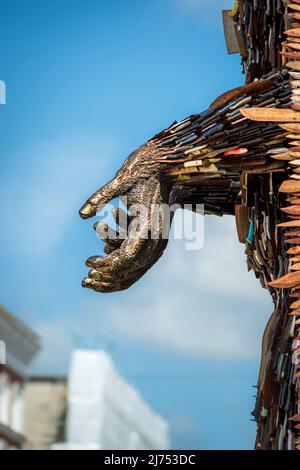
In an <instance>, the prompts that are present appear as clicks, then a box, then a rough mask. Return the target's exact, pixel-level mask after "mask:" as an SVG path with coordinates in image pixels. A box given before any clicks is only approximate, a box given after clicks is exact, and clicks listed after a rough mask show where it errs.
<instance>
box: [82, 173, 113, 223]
mask: <svg viewBox="0 0 300 470" xmlns="http://www.w3.org/2000/svg"><path fill="white" fill-rule="evenodd" d="M120 183H121V182H120V181H119V178H118V177H117V178H114V179H113V180H111V181H110V182H109V183H107V184H106V185H105V186H102V188H100V189H98V191H96V192H95V193H94V194H93V195H92V196H91V197H90V198H89V199H88V200H87V201H86V202H85V203H84V204H83V206H82V207H81V209H80V210H79V215H80V217H81V218H82V219H88V218H89V217H93V216H94V215H96V213H97V211H98V210H100V209H101V207H102V206H103V205H105V204H107V203H108V202H109V201H111V200H112V199H114V198H116V197H118V196H120V194H121V184H120Z"/></svg>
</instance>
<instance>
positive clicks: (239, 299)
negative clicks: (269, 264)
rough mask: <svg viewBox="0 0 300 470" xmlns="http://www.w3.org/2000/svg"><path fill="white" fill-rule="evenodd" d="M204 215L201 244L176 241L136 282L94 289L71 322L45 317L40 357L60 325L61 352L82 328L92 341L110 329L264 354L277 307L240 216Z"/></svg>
mask: <svg viewBox="0 0 300 470" xmlns="http://www.w3.org/2000/svg"><path fill="white" fill-rule="evenodd" d="M206 219H207V222H206V241H205V245H204V249H203V250H202V251H200V252H186V251H184V242H174V241H173V242H172V241H170V244H169V247H168V249H167V250H166V253H165V255H164V257H163V258H162V259H161V260H160V261H159V263H158V264H157V265H156V266H154V267H153V268H152V270H151V272H149V273H147V275H146V277H145V278H144V280H143V281H141V282H140V283H138V284H136V285H135V286H134V287H133V288H131V289H129V290H128V291H126V292H125V293H122V294H113V295H108V296H107V295H105V294H99V295H98V296H97V295H95V294H92V293H91V295H92V296H93V297H91V301H90V302H89V305H86V306H85V307H84V312H82V311H80V312H77V314H74V315H72V322H70V317H69V316H64V315H61V316H60V318H59V319H58V320H57V319H55V320H51V319H47V320H45V323H44V324H43V325H40V326H39V327H38V330H40V331H42V332H43V336H44V338H45V342H46V344H47V350H48V352H47V353H46V352H45V353H44V359H43V361H42V362H43V363H44V364H46V362H45V361H46V356H47V354H49V353H50V345H51V344H52V343H53V342H54V338H55V332H56V331H57V334H58V341H59V344H60V346H59V347H60V348H61V350H60V351H59V357H63V355H64V353H63V349H64V346H63V344H64V343H65V355H68V354H69V352H70V350H71V349H72V347H73V346H74V342H72V341H71V340H70V338H71V337H72V336H74V334H76V331H81V332H82V334H83V335H84V336H85V337H86V338H91V341H92V340H93V339H94V338H95V334H96V333H97V331H98V332H99V331H100V332H103V331H105V332H106V335H108V337H110V338H113V339H114V341H115V342H117V341H118V338H122V340H123V341H128V343H130V344H132V343H135V344H136V345H138V346H139V347H140V348H141V349H142V348H143V347H144V346H147V348H153V349H154V350H156V351H157V350H162V351H163V350H165V351H166V350H167V351H169V352H170V353H173V354H179V355H183V356H190V357H195V358H208V359H212V360H219V359H222V360H223V359H226V360H245V359H253V358H257V357H259V355H260V347H261V336H262V333H263V329H264V326H265V325H266V322H267V319H268V317H269V315H270V314H271V311H272V305H271V300H270V297H269V294H268V292H267V291H265V290H263V289H262V288H261V286H260V284H259V282H258V281H257V280H256V279H255V278H254V275H253V273H248V272H247V266H246V263H245V255H244V253H243V252H244V246H243V245H241V244H239V243H238V241H237V235H236V230H235V222H234V218H233V217H232V218H224V219H216V218H209V219H208V218H206ZM81 310H82V308H81ZM55 354H57V352H56V351H55ZM52 362H53V354H52ZM45 367H46V366H45Z"/></svg>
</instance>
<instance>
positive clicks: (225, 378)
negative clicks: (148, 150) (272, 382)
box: [0, 0, 272, 449]
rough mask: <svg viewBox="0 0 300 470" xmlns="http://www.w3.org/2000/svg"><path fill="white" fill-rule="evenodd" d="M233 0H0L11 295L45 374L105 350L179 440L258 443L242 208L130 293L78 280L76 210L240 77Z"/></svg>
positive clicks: (90, 243)
mask: <svg viewBox="0 0 300 470" xmlns="http://www.w3.org/2000/svg"><path fill="white" fill-rule="evenodd" d="M231 6H232V2H231V0H223V1H221V0H220V1H217V0H143V1H142V2H141V1H135V0H128V1H126V2H124V1H121V0H111V1H109V2H104V1H102V0H97V1H96V0H88V1H86V2H83V0H64V1H62V0H22V1H21V0H19V1H17V0H10V1H8V0H0V7H1V17H2V22H1V29H0V55H1V69H0V70H1V72H0V74H1V75H0V79H2V80H4V81H5V82H6V85H7V104H6V105H5V106H1V107H0V129H1V131H0V132H1V141H0V149H1V155H2V158H1V174H0V179H1V185H0V196H1V207H0V216H1V231H0V243H1V247H2V261H1V266H0V269H1V279H2V282H1V302H2V303H3V304H4V305H5V306H6V307H8V308H9V309H10V310H12V311H13V312H14V313H15V314H16V315H17V316H19V317H20V318H21V319H22V320H24V321H25V322H27V323H28V324H29V325H30V326H31V327H32V328H33V329H35V330H36V331H38V332H39V333H40V334H41V337H42V342H43V345H44V348H43V351H42V352H41V354H40V355H39V358H38V359H37V361H36V363H35V364H34V371H35V372H37V373H47V374H48V373H54V374H56V373H65V372H66V371H67V368H68V363H69V356H70V351H71V350H72V348H74V347H91V348H93V347H97V348H98V347H101V348H102V347H103V348H105V349H106V350H107V351H108V352H109V353H110V354H111V355H112V358H113V360H114V362H115V363H116V365H117V367H118V369H119V370H120V372H121V373H122V374H123V375H124V377H125V378H126V379H127V380H128V381H129V382H131V383H133V384H134V385H135V386H136V387H137V388H138V390H140V392H141V393H142V395H143V396H144V398H145V399H146V400H147V401H148V402H149V403H150V404H151V405H152V406H153V407H154V409H155V410H156V411H157V412H159V413H160V414H162V415H163V416H164V417H165V418H166V419H167V420H168V421H169V423H170V427H171V436H172V446H173V448H195V449H197V448H198V449H251V448H252V447H253V442H254V435H255V425H254V423H252V422H251V421H250V412H251V410H252V409H253V406H254V399H253V394H254V392H255V390H254V389H253V388H252V385H254V384H255V383H256V378H257V373H258V364H259V353H260V342H261V335H262V332H263V327H264V325H265V323H266V321H267V318H268V316H269V314H270V313H271V311H272V306H271V302H270V299H269V298H268V294H267V293H266V292H265V291H263V290H262V289H261V288H260V285H259V284H258V282H257V281H256V280H255V278H254V275H253V273H247V267H246V264H245V257H244V253H243V251H244V250H243V246H242V245H240V244H239V243H238V241H237V236H236V231H235V224H234V220H233V219H231V218H229V217H225V218H222V219H217V218H209V217H206V218H205V244H204V249H203V250H201V251H199V252H187V251H185V250H184V244H183V242H182V241H178V240H176V241H175V240H171V241H170V243H169V246H168V249H167V251H166V252H165V255H164V256H163V258H162V259H161V260H160V261H159V263H157V265H156V266H154V267H153V269H152V270H151V271H150V272H148V273H147V275H146V276H145V277H144V278H143V279H142V280H141V281H140V282H139V283H137V284H136V285H135V286H133V287H132V288H131V289H130V290H128V291H125V292H121V293H116V294H108V295H105V294H96V293H94V292H92V291H90V290H84V289H82V288H81V279H82V277H83V276H84V275H85V273H86V268H85V266H84V261H85V259H87V258H88V257H89V256H90V255H92V254H96V253H97V252H99V251H100V250H101V244H100V243H99V240H98V239H97V238H96V236H95V233H94V231H93V230H92V225H93V223H94V221H82V220H80V219H79V216H78V209H79V207H80V206H81V205H82V203H83V202H84V201H85V199H86V198H87V197H88V196H89V195H90V194H91V193H92V192H93V191H94V190H95V189H96V188H97V187H99V186H101V185H102V184H104V183H105V182H106V181H107V180H108V179H110V178H111V176H112V175H113V174H114V172H115V171H116V169H117V168H118V167H119V166H120V164H121V163H122V162H123V160H124V158H125V157H126V156H127V155H128V154H129V153H130V152H131V151H132V150H133V149H134V148H136V147H137V146H139V145H140V144H141V143H143V142H144V141H145V140H147V139H148V138H150V137H151V136H152V135H154V134H155V133H156V132H157V131H159V130H161V129H163V128H165V127H166V126H168V125H169V124H170V123H171V122H172V121H174V120H175V119H180V118H183V117H185V116H186V115H189V114H192V113H197V112H200V111H201V110H204V109H205V108H206V107H207V106H208V105H209V103H210V102H211V101H212V100H213V99H214V98H215V97H216V96H218V94H220V93H222V92H224V91H226V90H228V89H230V88H233V87H235V86H238V85H240V84H242V83H243V80H244V77H243V75H242V74H241V66H240V58H239V57H238V56H236V55H235V56H228V55H227V53H226V48H225V44H224V38H223V30H222V24H221V9H222V8H231Z"/></svg>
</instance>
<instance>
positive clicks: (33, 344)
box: [0, 305, 39, 450]
mask: <svg viewBox="0 0 300 470" xmlns="http://www.w3.org/2000/svg"><path fill="white" fill-rule="evenodd" d="M0 344H1V347H0V450H1V449H20V448H21V447H22V444H23V441H24V383H25V381H26V378H27V377H28V372H29V366H30V363H31V361H32V359H33V358H34V356H35V355H36V353H37V351H38V350H39V338H38V336H37V335H36V334H35V333H34V332H33V331H32V330H30V329H29V328H28V327H27V326H26V325H24V323H22V322H21V321H20V320H18V319H17V318H16V317H15V316H14V315H12V314H11V313H10V312H8V311H7V310H6V309H5V308H4V307H2V306H1V305H0Z"/></svg>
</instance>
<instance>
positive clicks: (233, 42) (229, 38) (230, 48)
mask: <svg viewBox="0 0 300 470" xmlns="http://www.w3.org/2000/svg"><path fill="white" fill-rule="evenodd" d="M230 12H231V10H222V18H223V28H224V35H225V41H226V47H227V52H228V54H237V53H239V52H240V49H239V44H238V41H237V37H236V34H235V26H234V21H233V18H232V17H231V16H229V13H230Z"/></svg>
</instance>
